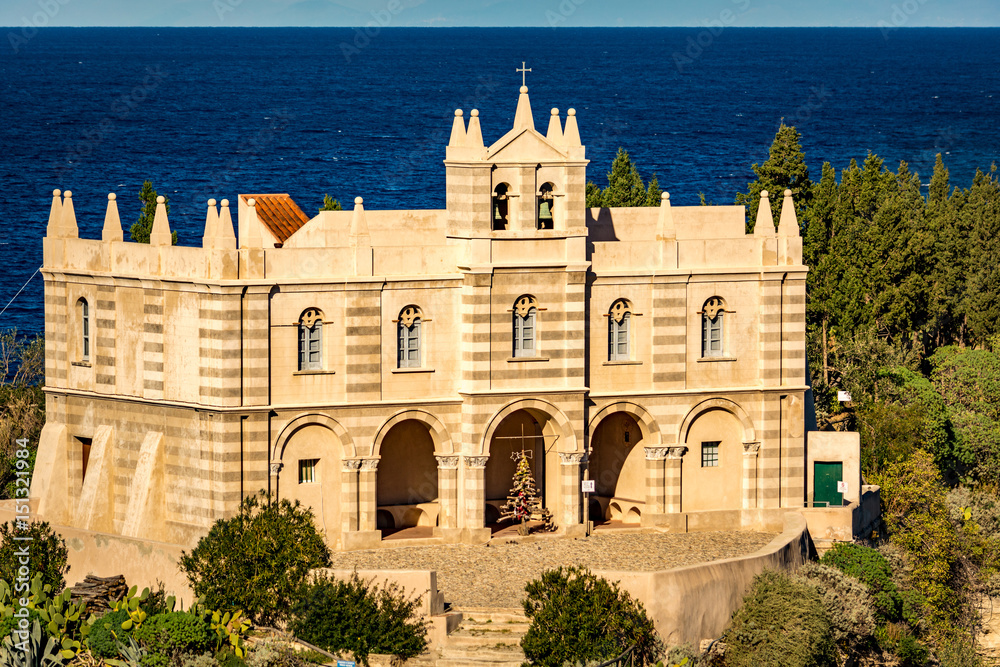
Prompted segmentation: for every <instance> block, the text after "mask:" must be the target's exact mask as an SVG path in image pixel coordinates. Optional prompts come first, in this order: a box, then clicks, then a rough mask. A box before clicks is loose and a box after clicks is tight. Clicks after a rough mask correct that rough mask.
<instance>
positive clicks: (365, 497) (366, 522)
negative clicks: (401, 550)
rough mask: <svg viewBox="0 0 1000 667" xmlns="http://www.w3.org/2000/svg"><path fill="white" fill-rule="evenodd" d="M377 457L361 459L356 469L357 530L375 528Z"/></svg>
mask: <svg viewBox="0 0 1000 667" xmlns="http://www.w3.org/2000/svg"><path fill="white" fill-rule="evenodd" d="M378 461H379V460H378V459H377V458H365V459H361V469H360V470H359V471H358V530H375V514H376V505H377V498H376V475H377V474H378V473H377V469H378Z"/></svg>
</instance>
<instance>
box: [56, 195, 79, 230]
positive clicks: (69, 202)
mask: <svg viewBox="0 0 1000 667" xmlns="http://www.w3.org/2000/svg"><path fill="white" fill-rule="evenodd" d="M59 235H60V236H61V237H63V238H66V239H75V238H79V237H80V230H79V229H78V228H77V226H76V211H74V210H73V193H72V192H70V191H69V190H67V191H66V192H64V193H63V205H62V212H61V214H60V215H59Z"/></svg>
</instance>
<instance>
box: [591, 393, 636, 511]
mask: <svg viewBox="0 0 1000 667" xmlns="http://www.w3.org/2000/svg"><path fill="white" fill-rule="evenodd" d="M641 442H642V431H641V430H640V429H639V424H638V423H637V422H636V420H635V418H634V417H632V415H629V414H627V413H625V412H615V413H613V414H610V415H608V416H607V417H605V418H604V419H602V420H601V423H600V424H598V426H597V428H596V429H594V433H593V435H592V436H591V438H590V457H589V459H590V464H589V470H590V478H591V479H592V480H594V487H595V488H594V494H593V495H592V496H591V504H590V507H591V515H590V518H591V520H592V521H594V522H595V523H599V522H600V521H601V520H618V521H624V522H625V523H639V521H640V516H641V512H642V510H643V509H644V506H645V501H646V458H645V455H644V453H643V447H642V445H641V444H640V443H641ZM595 502H596V503H597V504H598V505H599V508H600V514H599V515H596V516H595V515H594V513H593V510H594V509H596V508H595ZM623 506H626V507H627V508H628V509H626V510H625V511H624V512H623Z"/></svg>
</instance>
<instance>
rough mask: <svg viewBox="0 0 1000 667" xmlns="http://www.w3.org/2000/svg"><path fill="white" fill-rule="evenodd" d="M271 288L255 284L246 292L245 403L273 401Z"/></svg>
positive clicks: (248, 404) (244, 320)
mask: <svg viewBox="0 0 1000 667" xmlns="http://www.w3.org/2000/svg"><path fill="white" fill-rule="evenodd" d="M270 291H271V290H270V287H268V286H266V285H265V286H252V287H249V288H247V290H246V293H245V294H244V295H243V341H242V346H243V405H247V406H253V405H267V404H268V403H269V402H270V384H269V383H270V369H269V368H268V363H269V358H270V349H269V347H270V342H271V338H270V336H271V316H270V294H269V293H270Z"/></svg>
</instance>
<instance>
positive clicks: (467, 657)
mask: <svg viewBox="0 0 1000 667" xmlns="http://www.w3.org/2000/svg"><path fill="white" fill-rule="evenodd" d="M460 611H461V613H462V622H461V623H460V624H459V625H458V627H457V628H455V630H454V631H452V632H451V633H450V634H449V635H448V637H447V639H446V640H445V641H444V643H443V644H442V645H441V646H438V647H435V648H434V650H432V651H431V652H429V653H427V654H424V655H422V656H420V657H419V658H417V659H415V660H409V661H407V663H406V664H407V667H409V666H410V665H413V666H414V667H431V666H432V665H433V666H436V667H478V666H480V665H486V666H487V667H520V665H521V664H522V663H523V662H524V653H523V652H522V651H521V637H523V636H524V634H525V633H526V632H527V631H528V626H529V625H530V624H529V622H528V619H527V618H526V617H525V616H524V613H523V611H522V610H520V609H500V608H497V609H478V608H476V609H463V610H460Z"/></svg>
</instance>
